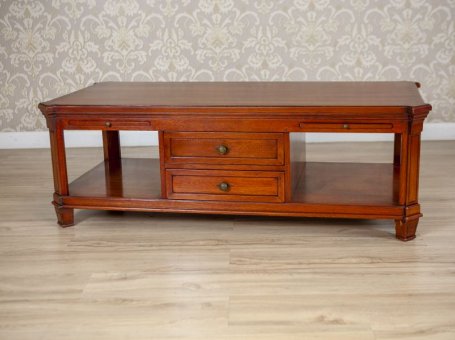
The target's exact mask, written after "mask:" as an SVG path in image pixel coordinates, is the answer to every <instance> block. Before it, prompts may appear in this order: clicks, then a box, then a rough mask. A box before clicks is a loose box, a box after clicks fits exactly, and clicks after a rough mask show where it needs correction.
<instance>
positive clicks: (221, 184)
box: [218, 182, 230, 192]
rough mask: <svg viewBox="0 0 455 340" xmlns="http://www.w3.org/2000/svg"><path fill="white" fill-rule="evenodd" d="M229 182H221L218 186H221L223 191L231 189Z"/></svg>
mask: <svg viewBox="0 0 455 340" xmlns="http://www.w3.org/2000/svg"><path fill="white" fill-rule="evenodd" d="M229 187H230V185H229V183H226V182H221V183H220V184H218V188H220V190H221V191H224V192H226V191H229Z"/></svg>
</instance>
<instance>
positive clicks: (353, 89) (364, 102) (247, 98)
mask: <svg viewBox="0 0 455 340" xmlns="http://www.w3.org/2000/svg"><path fill="white" fill-rule="evenodd" d="M424 104H425V103H424V101H423V100H422V97H421V96H420V94H419V91H418V89H417V87H416V84H415V83H414V82H409V81H400V82H387V81H384V82H353V81H352V82H341V81H340V82H102V83H96V84H94V85H93V86H90V87H88V88H85V89H82V90H79V91H76V92H73V93H71V94H68V95H65V96H63V97H59V98H56V99H53V100H50V101H48V102H46V103H44V105H45V106H79V105H82V106H151V107H156V106H158V107H160V106H163V107H166V106H171V107H175V106H177V107H178V106H185V107H187V106H201V107H208V106H234V107H236V106H237V107H238V106H245V107H248V106H420V105H424Z"/></svg>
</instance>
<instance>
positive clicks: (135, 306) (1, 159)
mask: <svg viewBox="0 0 455 340" xmlns="http://www.w3.org/2000/svg"><path fill="white" fill-rule="evenodd" d="M391 148H392V146H391V144H390V143H386V142H384V143H343V144H310V145H308V149H309V153H310V155H311V157H312V160H316V161H321V160H326V159H331V160H334V161H340V160H343V159H346V158H348V159H349V160H353V161H377V160H378V159H379V160H381V161H385V160H388V159H390V152H389V150H390V149H391ZM156 152H157V150H156V149H150V148H149V149H144V148H128V149H125V150H124V153H125V154H128V155H131V156H137V155H144V154H145V155H147V156H149V155H150V156H151V157H153V156H156ZM101 157H102V151H101V150H100V149H97V148H92V149H70V150H69V151H68V165H69V168H70V177H71V178H75V177H77V176H78V175H80V174H82V173H83V172H85V171H86V170H88V169H89V168H91V167H92V166H94V165H95V164H97V163H98V161H99V160H100V159H101ZM52 191H53V185H52V178H51V162H50V152H49V150H0V216H1V219H0V339H8V340H9V339H33V340H40V339H46V340H47V339H59V340H64V339H78V340H80V339H114V340H115V339H134V340H140V339H172V338H175V339H177V338H182V339H183V338H185V339H246V340H251V339H265V340H268V339H324V340H331V339H337V340H338V339H349V340H355V339H362V340H364V339H448V340H449V339H450V340H453V339H455V246H454V244H455V141H451V142H425V143H423V145H422V157H421V184H420V203H421V204H422V209H423V213H424V217H423V218H422V219H421V220H420V224H419V227H418V232H417V238H416V239H415V240H414V241H411V242H408V243H403V242H400V241H398V240H396V239H395V238H394V225H393V222H392V221H365V220H337V219H336V220H326V219H297V218H262V217H235V216H207V215H177V214H175V215H173V214H150V213H123V214H122V213H109V212H102V211H77V212H76V223H77V225H76V226H75V227H72V228H67V229H62V228H60V227H58V226H57V225H56V221H55V215H54V210H53V207H52V206H51V205H50V201H51V193H52Z"/></svg>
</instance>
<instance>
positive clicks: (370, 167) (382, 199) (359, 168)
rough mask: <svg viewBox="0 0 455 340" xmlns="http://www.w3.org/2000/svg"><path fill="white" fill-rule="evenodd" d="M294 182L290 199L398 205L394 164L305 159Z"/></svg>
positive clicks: (397, 184)
mask: <svg viewBox="0 0 455 340" xmlns="http://www.w3.org/2000/svg"><path fill="white" fill-rule="evenodd" d="M297 167H300V168H302V169H303V171H302V175H301V178H300V180H298V181H297V183H293V195H292V201H293V202H302V203H314V204H349V205H351V204H354V205H397V204H398V186H399V177H398V176H399V173H398V171H397V168H394V166H393V164H384V163H329V162H306V163H300V164H297Z"/></svg>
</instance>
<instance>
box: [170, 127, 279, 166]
mask: <svg viewBox="0 0 455 340" xmlns="http://www.w3.org/2000/svg"><path fill="white" fill-rule="evenodd" d="M164 150H165V162H166V163H174V164H175V163H200V164H248V165H284V135H283V134H282V133H236V132H234V133H231V132H229V133H226V132H165V133H164Z"/></svg>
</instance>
